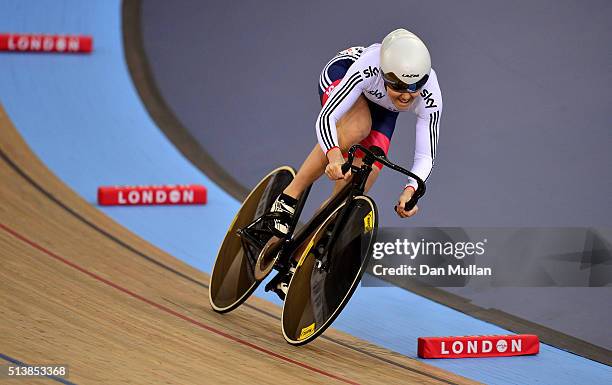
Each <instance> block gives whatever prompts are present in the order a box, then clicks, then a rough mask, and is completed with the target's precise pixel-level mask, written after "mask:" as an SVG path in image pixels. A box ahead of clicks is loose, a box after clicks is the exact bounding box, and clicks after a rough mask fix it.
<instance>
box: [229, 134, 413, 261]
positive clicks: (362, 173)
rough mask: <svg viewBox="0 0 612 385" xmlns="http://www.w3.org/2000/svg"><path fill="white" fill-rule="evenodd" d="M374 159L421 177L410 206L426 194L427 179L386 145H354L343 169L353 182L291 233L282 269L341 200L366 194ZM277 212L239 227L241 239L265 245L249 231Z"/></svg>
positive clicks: (301, 201)
mask: <svg viewBox="0 0 612 385" xmlns="http://www.w3.org/2000/svg"><path fill="white" fill-rule="evenodd" d="M358 149H359V150H361V151H363V152H364V153H365V156H364V158H363V163H362V165H361V166H360V167H357V166H354V165H353V159H354V156H355V152H356V151H357V150H358ZM374 162H380V163H382V164H384V165H385V166H388V167H389V168H391V169H393V170H395V171H397V172H400V173H402V174H405V175H408V176H411V177H413V178H414V179H415V180H416V181H417V184H418V187H417V190H416V191H415V193H414V194H413V197H412V198H411V199H410V201H409V202H408V203H406V208H407V209H410V208H412V207H414V205H416V202H417V201H418V199H419V198H420V197H422V196H423V194H425V183H424V182H423V181H422V180H421V178H419V177H418V176H417V175H415V174H413V173H412V172H410V171H408V170H406V169H404V168H402V167H400V166H397V165H396V164H394V163H391V162H390V161H389V160H388V159H387V158H386V156H385V155H384V152H383V151H382V149H380V148H379V147H376V146H372V148H371V149H367V148H365V147H364V146H362V145H360V144H356V145H354V146H352V147H351V148H350V150H349V153H348V159H347V161H346V163H344V165H342V172H343V173H344V174H346V173H347V172H348V170H349V169H350V170H351V171H352V172H353V177H352V179H351V181H350V183H348V184H347V185H346V186H344V187H343V188H342V190H340V191H339V192H338V193H337V194H335V195H334V196H333V197H332V198H331V199H330V200H329V201H328V202H327V203H326V204H324V205H323V207H321V208H320V209H319V210H318V211H317V212H316V213H315V215H314V216H313V217H312V218H311V219H310V220H309V221H308V222H307V223H306V224H305V225H304V226H303V227H302V228H300V229H299V231H297V232H296V233H295V234H293V235H292V236H291V237H289V238H288V239H286V240H284V241H283V243H282V245H281V246H280V248H281V250H280V253H281V254H280V255H279V258H278V262H277V263H278V265H279V269H282V270H285V269H288V264H287V262H288V257H290V256H291V255H293V253H294V252H295V250H296V249H297V248H298V247H299V246H300V245H301V244H303V243H304V241H306V239H308V237H309V236H310V235H311V234H312V233H313V232H314V231H316V230H317V228H318V227H319V226H320V225H321V224H322V223H323V221H324V220H325V219H326V218H327V217H328V216H329V215H331V214H332V213H333V212H334V211H335V210H336V208H337V207H338V206H339V205H340V204H342V202H344V201H345V200H347V199H350V198H352V197H355V196H358V195H363V193H364V191H365V185H366V182H367V180H368V177H369V176H370V172H371V171H372V165H373V164H374ZM310 187H311V186H309V187H308V189H306V191H304V192H303V193H302V195H301V196H300V199H299V203H298V207H297V208H296V212H295V216H294V218H293V223H292V229H295V226H296V225H297V222H298V220H299V216H300V215H301V212H302V209H303V207H304V205H305V203H306V199H307V197H308V194H309V192H310ZM347 207H348V206H345V208H344V209H343V210H342V211H341V212H340V214H339V216H338V220H337V221H336V224H335V225H334V228H333V230H332V236H331V237H330V243H331V241H332V240H333V239H334V237H335V235H336V232H337V231H338V228H339V224H340V223H341V222H342V218H343V217H344V215H345V213H346V208H347ZM276 215H277V214H276V213H266V214H264V215H262V216H261V217H259V218H257V219H256V220H255V221H254V222H252V223H251V224H250V225H249V226H247V227H246V228H244V229H241V230H239V231H238V233H239V235H240V237H241V239H242V240H243V242H252V243H253V244H255V245H256V246H259V247H261V245H260V244H259V242H258V240H257V239H256V238H255V237H254V236H253V235H252V234H249V233H250V232H251V231H265V230H255V229H252V226H253V225H254V224H256V223H259V222H261V221H263V220H269V219H274V218H276ZM329 246H330V245H329V244H328V245H327V246H326V249H327V248H328V247H329ZM324 267H325V266H324Z"/></svg>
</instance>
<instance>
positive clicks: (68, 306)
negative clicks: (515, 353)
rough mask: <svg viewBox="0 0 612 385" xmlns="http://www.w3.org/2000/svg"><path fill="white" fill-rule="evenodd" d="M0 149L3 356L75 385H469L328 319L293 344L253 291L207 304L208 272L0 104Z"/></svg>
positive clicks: (272, 311)
mask: <svg viewBox="0 0 612 385" xmlns="http://www.w3.org/2000/svg"><path fill="white" fill-rule="evenodd" d="M0 156H1V159H0V180H1V181H2V184H1V185H0V261H1V269H0V314H1V317H2V318H1V323H0V353H1V354H3V355H6V356H8V357H12V358H14V359H17V360H20V361H22V362H25V363H30V364H34V363H37V364H40V363H57V364H68V365H69V366H70V377H69V379H68V381H70V382H71V383H79V384H81V383H83V384H87V383H107V384H118V383H140V384H162V383H168V384H169V383H172V384H196V383H197V384H221V383H228V384H236V383H258V384H259V383H266V384H284V383H293V384H297V383H309V384H310V383H366V384H374V383H381V384H410V383H418V384H472V383H475V382H474V381H471V380H468V379H465V378H463V377H460V376H457V375H455V374H451V373H448V372H445V371H443V370H441V369H437V368H435V367H432V366H430V365H427V364H425V363H422V362H418V361H415V360H412V359H409V358H406V357H404V356H401V355H399V354H396V353H393V352H390V351H387V350H385V349H382V348H380V347H377V346H373V345H371V344H368V343H366V342H364V341H362V340H359V339H357V338H355V337H352V336H350V335H347V334H344V333H341V332H339V331H336V330H331V329H330V330H329V331H327V332H326V334H325V335H324V336H323V337H321V338H319V339H318V340H317V341H315V342H314V343H312V344H310V345H307V346H305V347H299V348H296V347H292V346H290V345H288V344H287V343H285V342H284V340H283V338H282V335H281V333H280V324H279V322H280V321H279V317H280V308H278V307H277V306H275V305H273V304H271V303H269V302H267V301H264V300H261V299H257V298H252V299H250V300H249V301H248V302H247V303H246V304H245V305H243V306H242V307H241V308H239V309H237V310H235V311H234V312H232V313H230V314H228V315H219V314H216V313H214V312H213V311H212V310H211V309H210V307H209V305H208V293H207V288H208V281H209V277H208V275H206V274H204V273H202V272H200V271H198V270H196V269H194V268H191V267H190V266H188V265H186V264H184V263H182V262H180V261H178V260H176V259H175V258H173V257H172V256H170V255H168V254H167V253H165V252H163V251H161V250H159V249H157V248H156V247H154V246H152V245H151V244H149V243H147V242H146V241H144V240H142V239H140V238H139V237H137V236H136V235H134V234H132V233H131V232H129V231H128V230H126V229H125V228H123V227H122V226H120V225H119V224H117V223H115V222H114V221H113V220H111V219H110V218H108V217H107V216H105V215H104V214H103V213H102V212H100V211H98V210H97V209H96V208H94V207H92V206H91V205H90V204H89V203H87V202H86V201H84V200H83V199H82V198H80V197H79V196H78V195H77V194H76V193H74V192H73V191H72V190H70V189H69V188H68V187H67V186H65V185H64V184H63V183H62V182H61V181H60V180H59V179H58V178H57V177H55V176H54V175H53V174H52V173H51V172H50V171H49V170H48V169H47V168H46V167H45V166H44V165H43V164H42V163H41V162H40V160H38V158H36V156H35V155H34V154H33V153H32V152H31V151H30V150H29V148H28V147H27V145H26V144H25V143H24V141H23V140H22V138H21V137H20V136H19V134H18V133H17V131H16V129H15V128H14V127H13V125H12V124H11V122H10V120H9V118H8V117H7V115H6V113H5V112H4V110H3V109H2V107H1V106H0ZM215 247H216V246H215ZM0 358H1V356H0ZM5 363H7V362H5V361H3V360H0V364H5ZM12 382H13V381H11V383H12ZM18 382H19V383H26V382H27V383H51V382H53V381H52V380H51V379H44V380H37V381H31V380H28V381H26V382H21V381H18Z"/></svg>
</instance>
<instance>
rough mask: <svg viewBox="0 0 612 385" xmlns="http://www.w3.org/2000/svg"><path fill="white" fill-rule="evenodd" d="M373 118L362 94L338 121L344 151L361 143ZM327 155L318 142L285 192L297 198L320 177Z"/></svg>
mask: <svg viewBox="0 0 612 385" xmlns="http://www.w3.org/2000/svg"><path fill="white" fill-rule="evenodd" d="M371 126H372V119H371V117H370V109H369V107H368V103H367V102H366V99H365V97H363V96H360V97H359V99H357V101H356V102H355V104H354V105H353V107H351V109H350V110H348V112H347V113H346V114H344V116H343V117H342V118H341V119H340V120H339V121H338V124H337V125H336V127H337V130H338V142H339V144H340V148H341V149H342V150H343V151H347V150H348V149H349V148H350V147H351V146H352V145H353V144H356V143H359V142H360V141H361V140H363V139H364V138H365V137H367V136H368V134H369V133H370V127H371ZM327 163H328V162H327V157H326V156H325V154H324V153H323V150H322V149H321V147H320V146H319V145H318V144H317V145H315V147H314V148H313V149H312V151H311V152H310V155H308V157H307V158H306V160H305V161H304V163H302V166H301V167H300V169H299V170H298V172H297V175H296V176H295V178H293V181H292V182H291V183H290V184H289V186H287V188H285V190H284V191H283V193H285V194H287V195H289V196H291V197H293V198H297V197H298V196H299V195H300V194H301V193H302V191H304V190H305V189H306V188H307V187H308V186H310V185H311V184H312V183H314V181H316V180H317V179H319V177H321V175H323V172H325V166H327Z"/></svg>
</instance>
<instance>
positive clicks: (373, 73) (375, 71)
mask: <svg viewBox="0 0 612 385" xmlns="http://www.w3.org/2000/svg"><path fill="white" fill-rule="evenodd" d="M379 73H380V70H379V69H378V68H376V67H374V68H372V66H368V68H366V69H364V70H363V74H364V75H365V77H366V79H367V78H371V77H372V76H378V74H379Z"/></svg>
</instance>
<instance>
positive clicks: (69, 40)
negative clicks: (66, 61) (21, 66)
mask: <svg viewBox="0 0 612 385" xmlns="http://www.w3.org/2000/svg"><path fill="white" fill-rule="evenodd" d="M92 50H93V38H92V37H91V36H88V35H47V34H23V33H8V34H7V33H0V51H9V52H55V53H88V52H91V51H92Z"/></svg>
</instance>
